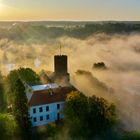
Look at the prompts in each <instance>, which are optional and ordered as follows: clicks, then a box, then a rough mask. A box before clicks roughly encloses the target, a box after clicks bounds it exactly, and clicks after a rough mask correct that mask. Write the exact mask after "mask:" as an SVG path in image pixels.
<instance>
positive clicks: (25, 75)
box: [18, 68, 40, 84]
mask: <svg viewBox="0 0 140 140" xmlns="http://www.w3.org/2000/svg"><path fill="white" fill-rule="evenodd" d="M18 75H19V78H20V79H21V80H22V81H24V82H26V83H29V84H39V83H40V79H39V76H38V75H37V74H36V73H35V72H34V71H33V70H32V69H30V68H20V69H18Z"/></svg>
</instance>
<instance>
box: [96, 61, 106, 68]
mask: <svg viewBox="0 0 140 140" xmlns="http://www.w3.org/2000/svg"><path fill="white" fill-rule="evenodd" d="M93 68H95V69H106V65H105V63H104V62H99V63H95V64H93Z"/></svg>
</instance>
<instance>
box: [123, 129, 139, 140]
mask: <svg viewBox="0 0 140 140" xmlns="http://www.w3.org/2000/svg"><path fill="white" fill-rule="evenodd" d="M121 140H140V132H135V131H134V132H124V133H123V136H122V139H121Z"/></svg>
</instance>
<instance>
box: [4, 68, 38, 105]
mask: <svg viewBox="0 0 140 140" xmlns="http://www.w3.org/2000/svg"><path fill="white" fill-rule="evenodd" d="M18 79H20V80H21V81H22V82H23V83H28V84H38V83H40V79H39V76H38V75H37V74H36V73H35V72H34V71H33V70H32V69H30V68H20V69H18V70H13V71H11V72H10V73H9V74H8V76H7V78H6V92H7V95H8V102H9V104H12V103H13V102H14V101H13V100H14V99H13V98H14V95H13V93H14V90H15V87H16V81H17V80H18Z"/></svg>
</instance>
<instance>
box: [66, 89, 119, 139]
mask: <svg viewBox="0 0 140 140" xmlns="http://www.w3.org/2000/svg"><path fill="white" fill-rule="evenodd" d="M64 114H65V119H66V123H67V125H68V127H69V131H70V134H71V135H72V136H74V137H75V136H77V137H79V136H80V137H83V138H91V137H94V136H96V135H100V134H104V133H105V132H107V131H109V130H111V129H113V126H114V125H115V122H116V111H115V105H113V104H111V103H108V102H107V101H106V100H105V99H103V98H99V97H96V96H92V97H86V96H85V95H84V94H82V93H80V92H77V91H75V92H71V93H70V94H69V95H68V97H67V99H66V103H65V110H64Z"/></svg>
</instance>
